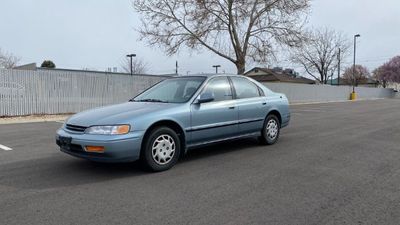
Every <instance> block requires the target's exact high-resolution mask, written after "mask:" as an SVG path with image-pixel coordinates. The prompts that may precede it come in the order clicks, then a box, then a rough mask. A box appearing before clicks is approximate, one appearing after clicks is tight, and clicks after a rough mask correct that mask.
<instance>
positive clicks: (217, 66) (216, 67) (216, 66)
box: [213, 65, 221, 74]
mask: <svg viewBox="0 0 400 225" xmlns="http://www.w3.org/2000/svg"><path fill="white" fill-rule="evenodd" d="M213 67H214V68H215V73H216V74H218V68H219V67H221V65H214V66H213Z"/></svg>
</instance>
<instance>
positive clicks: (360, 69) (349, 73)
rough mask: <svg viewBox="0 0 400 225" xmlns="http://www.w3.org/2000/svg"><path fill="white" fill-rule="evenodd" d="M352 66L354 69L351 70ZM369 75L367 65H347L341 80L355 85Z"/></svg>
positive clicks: (365, 79)
mask: <svg viewBox="0 0 400 225" xmlns="http://www.w3.org/2000/svg"><path fill="white" fill-rule="evenodd" d="M353 68H355V69H354V70H353ZM353 72H354V74H353ZM370 76H371V74H370V72H369V70H368V68H367V67H365V66H362V65H356V66H355V67H353V66H351V67H348V68H347V69H346V70H345V72H344V74H343V80H344V82H345V83H346V84H350V85H354V86H356V87H357V86H358V85H359V84H360V83H362V82H365V81H367V79H368V77H370Z"/></svg>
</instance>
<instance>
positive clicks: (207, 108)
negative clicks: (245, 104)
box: [189, 77, 239, 145]
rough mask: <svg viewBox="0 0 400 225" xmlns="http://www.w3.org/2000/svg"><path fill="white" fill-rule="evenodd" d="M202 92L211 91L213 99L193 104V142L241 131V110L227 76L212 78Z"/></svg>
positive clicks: (223, 137) (223, 136) (218, 137)
mask: <svg viewBox="0 0 400 225" xmlns="http://www.w3.org/2000/svg"><path fill="white" fill-rule="evenodd" d="M202 93H211V94H212V96H213V97H214V100H213V101H210V102H206V103H193V104H192V105H191V128H190V129H189V132H190V133H191V143H192V145H198V144H205V143H209V142H213V141H217V140H221V139H225V138H229V137H232V136H235V135H237V134H238V132H239V126H238V119H239V112H238V109H237V106H236V101H235V100H234V99H233V94H232V87H231V84H230V82H229V80H228V78H227V77H216V78H213V79H211V80H210V81H209V82H208V84H207V85H206V87H205V88H204V89H203V91H202Z"/></svg>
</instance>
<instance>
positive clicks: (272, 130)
mask: <svg viewBox="0 0 400 225" xmlns="http://www.w3.org/2000/svg"><path fill="white" fill-rule="evenodd" d="M265 129H266V132H265V133H266V134H267V137H268V138H269V139H271V140H274V139H275V138H276V136H277V135H278V123H277V122H276V121H275V120H274V119H271V120H269V121H268V123H267V126H266V128H265Z"/></svg>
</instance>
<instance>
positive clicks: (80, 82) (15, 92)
mask: <svg viewBox="0 0 400 225" xmlns="http://www.w3.org/2000/svg"><path fill="white" fill-rule="evenodd" d="M165 78H167V76H149V75H147V76H146V75H140V76H139V75H134V76H130V75H125V74H112V73H97V72H85V71H60V70H37V71H32V70H4V69H0V116H20V115H31V114H61V113H75V112H80V111H83V110H85V109H90V108H94V107H98V106H103V105H108V104H115V103H120V102H125V101H128V99H130V98H132V97H133V96H135V95H136V94H138V93H140V92H141V91H143V90H145V89H146V88H148V87H149V86H151V85H153V84H155V83H157V82H159V81H160V80H163V79H165ZM265 85H266V86H267V87H269V88H270V89H271V90H273V91H276V92H280V93H285V94H286V95H287V97H288V98H289V100H290V102H292V103H294V102H325V101H340V100H348V99H349V96H350V92H351V87H347V86H344V87H335V86H328V85H305V84H288V83H266V84H265ZM356 91H357V93H358V98H359V99H371V98H392V97H394V96H395V95H394V92H393V90H392V89H383V88H365V87H364V88H363V87H360V88H357V90H356Z"/></svg>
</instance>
